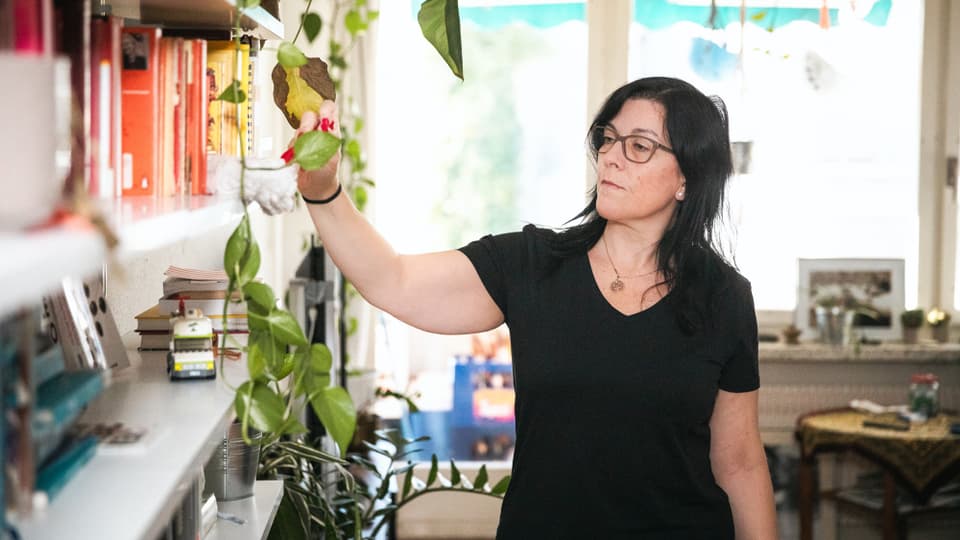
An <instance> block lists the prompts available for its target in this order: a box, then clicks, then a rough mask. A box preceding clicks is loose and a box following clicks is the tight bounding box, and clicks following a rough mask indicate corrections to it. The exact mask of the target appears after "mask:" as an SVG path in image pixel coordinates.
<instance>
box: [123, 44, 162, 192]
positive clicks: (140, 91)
mask: <svg viewBox="0 0 960 540" xmlns="http://www.w3.org/2000/svg"><path fill="white" fill-rule="evenodd" d="M159 42H160V29H159V28H142V27H136V28H124V29H123V34H122V35H121V51H122V64H123V70H122V75H121V87H122V90H121V94H122V98H121V100H122V106H123V122H122V124H123V129H122V131H123V134H122V139H123V164H122V169H123V173H122V175H121V180H122V189H123V195H124V196H131V195H154V194H155V193H156V192H157V191H156V190H157V186H156V184H157V181H158V180H159V177H160V167H159V165H160V161H159V158H160V155H159V146H160V144H159V143H160V131H159V124H158V120H159V109H160V102H159V100H160V50H159Z"/></svg>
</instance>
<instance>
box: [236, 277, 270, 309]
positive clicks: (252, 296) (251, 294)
mask: <svg viewBox="0 0 960 540" xmlns="http://www.w3.org/2000/svg"><path fill="white" fill-rule="evenodd" d="M243 295H244V299H246V301H247V310H248V311H252V312H254V313H259V314H260V315H266V314H267V313H270V310H271V309H273V308H274V307H275V306H276V303H277V302H276V297H275V296H274V295H273V289H271V288H270V286H269V285H267V284H265V283H257V282H256V281H251V282H249V283H247V284H246V285H244V286H243Z"/></svg>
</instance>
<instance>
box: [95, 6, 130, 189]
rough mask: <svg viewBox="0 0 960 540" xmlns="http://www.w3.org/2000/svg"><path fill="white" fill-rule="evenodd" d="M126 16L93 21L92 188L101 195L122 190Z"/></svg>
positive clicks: (101, 18)
mask: <svg viewBox="0 0 960 540" xmlns="http://www.w3.org/2000/svg"><path fill="white" fill-rule="evenodd" d="M122 29H123V19H120V18H119V17H111V16H105V17H93V18H92V19H91V20H90V68H91V69H90V147H91V151H90V159H91V165H90V183H89V186H88V191H89V193H90V194H91V195H93V196H95V197H101V198H113V197H117V196H119V195H120V194H121V193H120V178H119V177H120V171H121V157H122V152H123V150H122V147H121V139H120V133H121V127H120V126H121V116H120V115H121V107H120V101H121V100H120V95H121V94H120V77H121V74H120V34H121V30H122Z"/></svg>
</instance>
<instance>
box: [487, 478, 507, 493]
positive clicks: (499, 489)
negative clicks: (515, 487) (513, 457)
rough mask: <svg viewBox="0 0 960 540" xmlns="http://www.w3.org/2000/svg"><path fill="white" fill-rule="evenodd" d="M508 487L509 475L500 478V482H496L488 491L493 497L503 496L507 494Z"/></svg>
mask: <svg viewBox="0 0 960 540" xmlns="http://www.w3.org/2000/svg"><path fill="white" fill-rule="evenodd" d="M509 486H510V475H507V476H504V477H503V478H501V479H500V481H499V482H497V484H496V485H495V486H493V489H491V490H490V493H493V494H494V495H503V494H504V493H506V492H507V488H508V487H509Z"/></svg>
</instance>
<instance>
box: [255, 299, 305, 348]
mask: <svg viewBox="0 0 960 540" xmlns="http://www.w3.org/2000/svg"><path fill="white" fill-rule="evenodd" d="M247 323H248V324H249V325H250V330H264V331H266V332H269V333H270V335H271V336H272V337H273V339H275V340H277V341H279V342H280V343H285V344H287V345H297V346H301V345H303V346H306V345H309V343H307V338H306V337H305V336H304V335H303V330H301V329H300V324H299V323H297V321H296V319H294V318H293V315H291V314H290V312H289V311H286V310H283V309H280V308H273V309H271V310H270V313H269V314H267V315H266V316H264V315H260V314H257V313H253V312H248V313H247Z"/></svg>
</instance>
